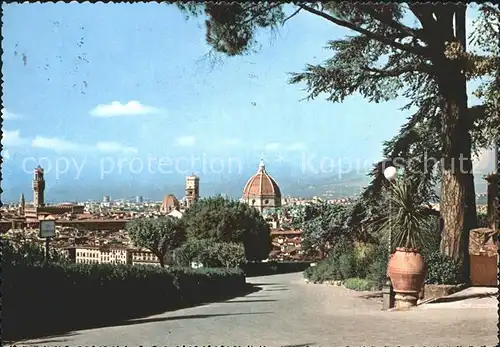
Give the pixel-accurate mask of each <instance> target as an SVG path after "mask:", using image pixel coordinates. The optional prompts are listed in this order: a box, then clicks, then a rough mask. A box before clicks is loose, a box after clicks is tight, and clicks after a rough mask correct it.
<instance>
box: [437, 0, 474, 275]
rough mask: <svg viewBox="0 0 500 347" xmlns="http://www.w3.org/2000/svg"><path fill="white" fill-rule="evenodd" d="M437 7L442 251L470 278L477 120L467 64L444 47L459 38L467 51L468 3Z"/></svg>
mask: <svg viewBox="0 0 500 347" xmlns="http://www.w3.org/2000/svg"><path fill="white" fill-rule="evenodd" d="M450 6H451V5H449V6H446V8H445V7H444V6H443V7H441V8H440V9H439V12H440V13H439V17H440V21H439V24H440V26H439V30H438V33H439V34H438V38H437V39H435V41H434V42H433V43H434V44H436V48H438V49H437V50H436V51H435V53H436V52H439V53H437V54H436V55H434V56H433V59H432V60H433V63H434V66H435V67H436V68H437V69H436V74H437V81H438V86H439V93H440V99H441V107H442V119H441V125H442V129H441V130H442V135H443V160H442V181H441V197H440V210H441V216H442V218H443V221H444V226H443V232H442V236H441V245H440V246H441V247H440V248H441V253H442V254H443V255H447V256H450V257H452V258H453V259H456V260H461V261H462V264H463V274H464V277H465V280H468V279H469V231H470V230H471V229H473V228H475V227H476V224H477V215H476V196H475V195H476V194H475V189H474V176H473V174H472V139H471V135H470V131H471V129H472V126H473V120H472V119H471V117H470V116H469V112H468V107H467V85H466V77H465V64H464V61H463V60H461V59H448V58H446V57H445V56H444V55H443V54H442V51H441V49H442V48H443V47H444V46H445V42H451V41H455V40H458V42H459V43H460V44H461V46H462V47H463V49H464V50H465V49H466V32H465V31H466V29H465V28H466V21H465V11H466V5H465V4H457V5H455V6H454V7H453V8H451V7H450Z"/></svg>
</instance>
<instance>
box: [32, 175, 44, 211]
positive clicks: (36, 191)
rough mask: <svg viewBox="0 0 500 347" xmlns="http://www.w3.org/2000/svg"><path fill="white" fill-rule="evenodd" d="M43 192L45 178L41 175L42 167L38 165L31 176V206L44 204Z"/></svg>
mask: <svg viewBox="0 0 500 347" xmlns="http://www.w3.org/2000/svg"><path fill="white" fill-rule="evenodd" d="M44 192H45V178H44V177H43V169H42V168H41V167H40V165H38V166H37V168H36V169H35V174H34V177H33V206H34V207H35V208H36V207H41V206H45V200H44Z"/></svg>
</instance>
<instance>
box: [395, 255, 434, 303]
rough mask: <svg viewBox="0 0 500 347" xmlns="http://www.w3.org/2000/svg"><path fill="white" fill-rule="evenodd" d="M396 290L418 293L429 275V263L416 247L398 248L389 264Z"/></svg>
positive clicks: (403, 292)
mask: <svg viewBox="0 0 500 347" xmlns="http://www.w3.org/2000/svg"><path fill="white" fill-rule="evenodd" d="M388 273H389V277H390V278H391V282H392V287H393V288H394V292H396V293H401V294H418V293H419V292H420V290H421V289H422V285H423V284H424V281H425V277H426V276H427V264H426V263H425V260H424V257H423V256H422V255H421V254H420V253H419V252H418V250H416V249H409V248H396V251H395V252H394V253H393V254H392V255H391V258H390V260H389V264H388Z"/></svg>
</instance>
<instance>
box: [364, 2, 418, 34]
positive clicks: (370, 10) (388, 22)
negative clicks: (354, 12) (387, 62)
mask: <svg viewBox="0 0 500 347" xmlns="http://www.w3.org/2000/svg"><path fill="white" fill-rule="evenodd" d="M363 11H364V12H366V13H368V14H369V15H371V16H372V17H373V18H375V19H376V20H378V21H379V22H381V23H384V24H385V25H387V26H389V27H391V28H393V29H396V30H399V31H401V32H402V33H404V34H406V35H408V36H412V37H415V38H418V39H423V37H422V35H421V34H419V32H418V31H416V30H414V29H412V28H410V27H407V26H406V25H404V24H401V23H399V22H398V21H395V20H394V19H392V18H389V17H384V16H382V15H381V14H380V13H379V12H377V11H375V9H373V8H368V7H367V8H364V9H363Z"/></svg>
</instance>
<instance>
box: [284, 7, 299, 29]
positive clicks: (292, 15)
mask: <svg viewBox="0 0 500 347" xmlns="http://www.w3.org/2000/svg"><path fill="white" fill-rule="evenodd" d="M301 10H302V8H300V7H299V9H298V10H297V11H295V12H294V13H292V14H291V15H289V16H288V17H286V18H285V19H284V20H283V22H282V23H281V24H282V25H284V24H285V23H286V21H287V20H289V19H290V18H292V17H295V16H296V15H297V14H298V13H299V12H300V11H301Z"/></svg>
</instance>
